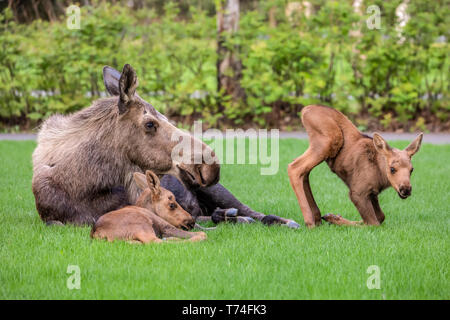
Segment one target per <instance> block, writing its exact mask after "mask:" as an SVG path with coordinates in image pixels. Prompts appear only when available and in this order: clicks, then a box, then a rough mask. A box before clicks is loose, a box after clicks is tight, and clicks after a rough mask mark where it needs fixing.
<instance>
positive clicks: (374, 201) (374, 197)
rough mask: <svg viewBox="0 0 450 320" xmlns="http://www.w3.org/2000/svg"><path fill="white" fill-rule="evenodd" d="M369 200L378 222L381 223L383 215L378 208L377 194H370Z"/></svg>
mask: <svg viewBox="0 0 450 320" xmlns="http://www.w3.org/2000/svg"><path fill="white" fill-rule="evenodd" d="M370 201H371V202H372V206H373V209H374V210H375V215H376V216H377V219H378V222H379V223H380V224H382V223H383V221H384V218H385V216H384V213H383V211H382V210H381V208H380V203H379V202H378V196H377V195H372V196H371V197H370Z"/></svg>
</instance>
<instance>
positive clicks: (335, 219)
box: [322, 213, 342, 224]
mask: <svg viewBox="0 0 450 320" xmlns="http://www.w3.org/2000/svg"><path fill="white" fill-rule="evenodd" d="M322 220H324V221H326V222H328V223H334V224H338V223H340V222H342V216H341V215H339V214H333V213H327V214H326V215H324V216H323V217H322Z"/></svg>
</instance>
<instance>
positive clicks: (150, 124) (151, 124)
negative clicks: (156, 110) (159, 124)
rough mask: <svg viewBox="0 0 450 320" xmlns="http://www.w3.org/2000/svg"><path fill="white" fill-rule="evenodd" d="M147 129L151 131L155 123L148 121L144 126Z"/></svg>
mask: <svg viewBox="0 0 450 320" xmlns="http://www.w3.org/2000/svg"><path fill="white" fill-rule="evenodd" d="M145 127H146V128H147V129H153V128H154V127H155V123H154V122H153V121H149V122H147V123H146V124H145Z"/></svg>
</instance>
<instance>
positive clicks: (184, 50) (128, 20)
mask: <svg viewBox="0 0 450 320" xmlns="http://www.w3.org/2000/svg"><path fill="white" fill-rule="evenodd" d="M310 2H311V3H312V10H313V14H312V15H311V16H309V17H306V16H305V14H304V12H294V14H293V15H291V16H290V17H287V16H286V14H285V8H286V4H287V1H281V0H271V1H260V2H249V1H243V5H242V6H241V7H242V10H241V18H240V30H239V31H238V32H237V33H236V34H235V35H233V36H231V37H228V38H227V43H228V44H229V45H230V48H239V54H240V56H241V59H242V64H243V76H242V80H241V85H242V87H243V88H244V89H245V93H246V97H245V99H244V100H243V101H242V102H241V103H239V104H237V105H236V104H231V103H229V97H227V96H225V95H224V94H223V93H222V92H218V91H217V75H216V62H217V54H216V46H217V44H216V36H217V35H216V16H215V10H214V9H215V4H214V2H213V1H206V2H205V1H192V2H189V1H177V2H175V1H166V2H164V3H163V2H158V1H148V3H147V2H145V1H138V3H139V5H138V6H135V7H129V6H127V5H126V1H123V2H121V1H114V2H112V3H111V2H107V1H90V2H89V3H90V5H84V6H82V7H81V29H80V30H70V29H68V28H67V26H66V20H65V17H64V16H60V17H59V19H58V20H54V19H53V20H52V19H49V21H47V20H41V19H34V20H32V21H31V22H30V21H27V23H23V22H22V21H19V20H17V19H16V17H15V15H14V12H13V11H12V10H10V9H8V8H4V9H3V10H2V11H1V12H0V48H1V49H0V123H1V125H2V126H3V127H4V128H11V126H14V125H21V126H22V127H24V128H33V127H34V126H35V125H36V124H37V123H39V121H41V120H43V119H45V118H46V117H48V116H49V115H51V114H53V113H56V112H57V113H70V112H73V111H76V110H79V109H81V108H83V107H86V106H88V105H89V104H90V102H91V101H92V99H93V98H97V97H100V96H104V95H105V92H104V88H103V83H102V75H101V70H102V67H103V66H104V65H111V66H114V67H116V68H117V69H121V67H122V66H123V65H124V64H125V63H130V64H132V65H133V66H134V67H135V68H136V70H137V72H138V76H139V79H140V81H139V83H140V86H139V89H138V90H139V93H140V94H141V96H143V97H144V98H145V99H146V100H148V101H150V102H151V103H152V104H153V105H155V107H157V108H158V109H159V110H160V111H162V112H164V113H165V114H167V115H168V116H169V117H171V118H172V119H174V120H175V121H177V122H178V123H179V125H185V126H188V125H190V124H191V123H192V122H193V120H195V119H199V118H202V119H203V120H204V121H205V123H206V125H208V126H213V127H222V128H223V127H228V126H234V125H235V126H243V127H248V126H263V127H277V128H281V129H284V130H290V129H298V128H299V126H298V125H299V123H300V120H299V117H298V113H299V112H300V110H301V108H302V107H303V106H305V105H308V104H311V103H320V104H326V105H330V106H333V107H335V108H337V109H339V110H341V111H343V112H344V113H346V114H347V115H349V116H350V117H351V118H352V120H353V121H355V122H356V124H357V125H358V126H359V127H360V128H361V129H386V130H398V129H401V130H405V129H406V130H417V129H419V130H426V129H428V130H433V131H434V130H450V105H449V87H450V84H449V77H448V75H449V72H448V71H449V61H448V60H449V59H448V53H449V46H448V38H449V30H448V25H450V23H449V17H450V12H449V11H450V10H449V7H450V6H449V3H448V2H447V1H427V0H411V1H410V4H409V6H408V14H409V15H410V17H411V18H410V20H409V22H408V24H407V25H406V26H405V28H404V29H403V33H402V35H401V37H402V38H403V39H402V40H400V37H399V35H398V34H397V31H396V29H395V26H396V21H397V20H396V19H397V17H396V15H395V9H396V8H397V7H398V5H399V4H400V3H401V2H402V1H399V0H395V1H370V3H368V2H367V1H365V2H363V7H362V13H363V14H362V15H359V14H357V13H355V12H354V10H353V7H352V1H325V0H314V1H313V0H311V1H310ZM372 4H376V5H378V6H379V7H380V9H381V14H382V15H381V29H379V30H377V29H374V30H369V29H368V28H367V24H366V20H367V18H368V17H369V14H366V8H367V6H368V5H372ZM270 15H272V17H270ZM358 30H359V33H358ZM355 32H356V35H355ZM358 34H359V35H358ZM219 105H221V106H224V108H223V112H219V110H221V111H222V109H219V108H218V106H219ZM3 130H5V129H3ZM9 130H11V129H9Z"/></svg>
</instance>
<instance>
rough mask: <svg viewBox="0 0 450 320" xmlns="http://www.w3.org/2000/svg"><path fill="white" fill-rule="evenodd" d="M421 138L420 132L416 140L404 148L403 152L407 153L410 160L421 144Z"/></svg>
mask: <svg viewBox="0 0 450 320" xmlns="http://www.w3.org/2000/svg"><path fill="white" fill-rule="evenodd" d="M422 138H423V133H422V132H421V133H420V134H419V135H418V136H417V138H415V139H414V141H413V142H411V143H410V144H409V146H407V147H406V149H405V151H406V152H407V153H408V155H409V157H410V158H411V157H412V156H413V155H414V154H416V152H417V151H419V149H420V145H421V144H422Z"/></svg>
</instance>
